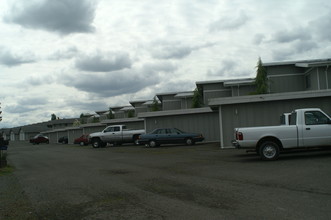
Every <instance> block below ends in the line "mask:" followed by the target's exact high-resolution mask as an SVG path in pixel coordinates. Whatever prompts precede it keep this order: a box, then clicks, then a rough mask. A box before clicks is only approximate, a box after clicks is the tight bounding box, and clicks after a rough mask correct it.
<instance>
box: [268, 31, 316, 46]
mask: <svg viewBox="0 0 331 220" xmlns="http://www.w3.org/2000/svg"><path fill="white" fill-rule="evenodd" d="M311 38H312V37H311V33H310V31H308V30H307V29H304V28H296V29H292V30H290V31H278V32H277V33H275V34H274V37H273V40H274V41H276V42H278V43H288V42H292V41H295V40H310V39H311Z"/></svg>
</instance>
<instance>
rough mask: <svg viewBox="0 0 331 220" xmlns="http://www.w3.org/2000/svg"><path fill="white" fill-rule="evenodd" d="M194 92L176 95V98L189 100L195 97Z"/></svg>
mask: <svg viewBox="0 0 331 220" xmlns="http://www.w3.org/2000/svg"><path fill="white" fill-rule="evenodd" d="M193 95H194V92H181V93H178V94H177V95H175V98H187V97H193Z"/></svg>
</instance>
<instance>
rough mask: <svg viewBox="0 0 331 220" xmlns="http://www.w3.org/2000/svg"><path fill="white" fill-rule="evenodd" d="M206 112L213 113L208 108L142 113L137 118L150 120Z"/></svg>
mask: <svg viewBox="0 0 331 220" xmlns="http://www.w3.org/2000/svg"><path fill="white" fill-rule="evenodd" d="M208 112H213V110H212V109H211V108H210V107H204V108H191V109H180V110H168V111H156V112H142V113H139V114H138V117H139V118H151V117H162V116H173V115H188V114H199V113H208Z"/></svg>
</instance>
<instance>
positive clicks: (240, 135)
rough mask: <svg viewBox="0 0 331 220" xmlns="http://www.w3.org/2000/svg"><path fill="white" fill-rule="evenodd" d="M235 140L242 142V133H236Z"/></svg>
mask: <svg viewBox="0 0 331 220" xmlns="http://www.w3.org/2000/svg"><path fill="white" fill-rule="evenodd" d="M236 139H237V140H239V141H242V140H244V135H243V133H241V132H238V131H237V132H236Z"/></svg>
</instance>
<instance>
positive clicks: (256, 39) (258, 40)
mask: <svg viewBox="0 0 331 220" xmlns="http://www.w3.org/2000/svg"><path fill="white" fill-rule="evenodd" d="M264 39H265V35H264V34H255V36H254V38H253V44H255V45H260V44H261V43H262V42H263V40H264Z"/></svg>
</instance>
